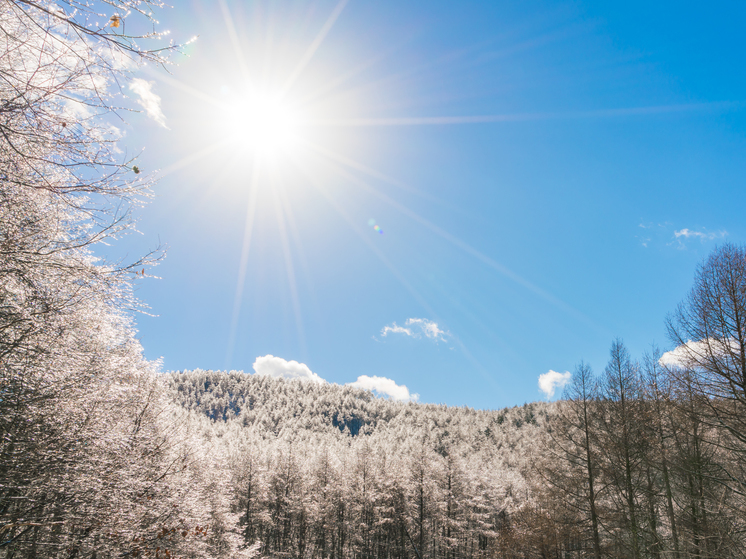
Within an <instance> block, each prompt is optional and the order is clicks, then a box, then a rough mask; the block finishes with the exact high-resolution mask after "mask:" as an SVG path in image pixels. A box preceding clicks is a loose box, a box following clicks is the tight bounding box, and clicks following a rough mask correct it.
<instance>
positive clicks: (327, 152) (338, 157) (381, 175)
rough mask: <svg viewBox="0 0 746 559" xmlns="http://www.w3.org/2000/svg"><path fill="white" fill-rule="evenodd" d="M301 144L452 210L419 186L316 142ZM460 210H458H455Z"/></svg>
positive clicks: (444, 202) (450, 206)
mask: <svg viewBox="0 0 746 559" xmlns="http://www.w3.org/2000/svg"><path fill="white" fill-rule="evenodd" d="M303 144H304V145H305V146H306V147H307V148H309V149H311V150H313V151H315V152H317V153H319V154H320V155H323V156H325V157H327V158H329V159H332V160H334V161H336V162H337V163H341V164H342V165H345V166H346V167H349V168H351V169H355V170H356V171H360V172H362V173H364V174H366V175H368V176H369V177H373V178H374V179H378V180H380V181H383V182H385V183H388V184H390V185H392V186H396V187H398V188H400V189H402V190H405V191H406V192H411V193H412V194H416V195H417V196H420V197H421V198H424V199H425V200H428V201H430V202H433V203H435V204H438V205H439V206H442V207H444V208H448V209H450V210H454V207H453V204H450V203H448V202H446V201H445V200H441V199H440V198H438V197H436V196H433V195H432V194H428V193H427V192H424V191H422V190H420V189H419V188H416V187H414V186H412V185H409V184H407V183H405V182H403V181H400V180H398V179H395V178H393V177H390V176H388V175H385V174H384V173H381V172H379V171H376V170H375V169H371V168H370V167H367V166H365V165H363V164H362V163H359V162H358V161H354V160H352V159H350V158H348V157H345V156H343V155H341V154H339V153H335V152H333V151H331V150H328V149H326V148H324V147H322V146H320V145H318V144H316V143H312V142H308V141H304V142H303ZM457 211H460V210H457Z"/></svg>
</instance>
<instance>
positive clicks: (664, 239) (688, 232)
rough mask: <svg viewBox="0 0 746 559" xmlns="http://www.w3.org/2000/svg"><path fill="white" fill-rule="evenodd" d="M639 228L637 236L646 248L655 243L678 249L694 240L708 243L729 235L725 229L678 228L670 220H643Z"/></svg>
mask: <svg viewBox="0 0 746 559" xmlns="http://www.w3.org/2000/svg"><path fill="white" fill-rule="evenodd" d="M638 228H639V229H641V231H640V234H638V235H635V237H636V238H637V239H638V240H639V241H640V244H641V245H642V246H643V247H645V248H648V247H650V246H654V245H658V246H661V245H666V246H672V247H674V248H678V249H686V248H687V246H688V244H687V243H691V242H693V241H699V242H700V243H707V242H711V241H717V240H718V239H724V238H725V237H727V236H728V232H727V231H726V230H725V229H720V230H717V231H708V230H707V228H706V227H702V228H700V229H690V228H689V227H684V228H681V229H676V228H675V226H674V225H673V224H672V223H668V222H665V223H653V222H641V223H640V224H639V225H638Z"/></svg>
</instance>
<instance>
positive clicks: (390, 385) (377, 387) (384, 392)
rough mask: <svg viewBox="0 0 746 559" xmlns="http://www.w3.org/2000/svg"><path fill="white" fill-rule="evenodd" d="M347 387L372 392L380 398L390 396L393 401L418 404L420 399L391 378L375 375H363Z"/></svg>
mask: <svg viewBox="0 0 746 559" xmlns="http://www.w3.org/2000/svg"><path fill="white" fill-rule="evenodd" d="M347 386H352V387H354V388H362V389H364V390H371V391H373V392H376V393H377V394H379V395H380V396H388V397H389V398H391V399H393V400H399V401H401V402H409V401H412V402H416V401H417V400H418V399H419V397H420V395H419V394H410V392H409V389H408V388H407V387H406V386H405V385H403V384H402V385H399V384H396V382H394V381H393V380H391V379H390V378H386V377H377V376H375V375H374V376H372V377H369V376H368V375H361V376H359V377H357V380H356V381H355V382H350V383H348V384H347Z"/></svg>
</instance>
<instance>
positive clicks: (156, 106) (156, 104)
mask: <svg viewBox="0 0 746 559" xmlns="http://www.w3.org/2000/svg"><path fill="white" fill-rule="evenodd" d="M154 83H155V82H149V81H146V80H143V79H141V78H135V79H133V80H132V83H130V85H129V88H130V91H132V92H133V93H134V94H135V95H137V103H138V105H140V106H141V107H142V108H143V109H145V112H146V113H147V115H148V116H149V117H150V118H152V119H153V120H154V121H155V122H157V123H158V124H160V125H161V126H163V127H164V128H168V127H167V126H166V116H165V115H164V114H163V111H162V110H161V98H160V96H159V95H157V94H156V93H154V92H153V84H154Z"/></svg>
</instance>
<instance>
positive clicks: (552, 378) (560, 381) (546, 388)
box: [539, 369, 572, 398]
mask: <svg viewBox="0 0 746 559" xmlns="http://www.w3.org/2000/svg"><path fill="white" fill-rule="evenodd" d="M571 378H572V373H570V372H569V371H565V372H564V373H558V372H557V371H552V370H551V369H550V370H549V371H547V372H546V373H544V374H543V375H539V390H541V391H542V392H543V393H544V395H545V396H546V397H547V398H553V397H554V392H555V390H557V389H559V390H562V389H563V388H564V387H565V386H567V384H568V383H569V382H570V379H571Z"/></svg>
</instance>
